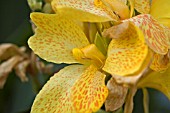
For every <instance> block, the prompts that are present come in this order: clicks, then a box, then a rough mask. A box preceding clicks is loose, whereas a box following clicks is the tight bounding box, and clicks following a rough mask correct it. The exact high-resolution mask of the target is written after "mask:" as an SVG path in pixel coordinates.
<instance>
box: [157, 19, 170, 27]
mask: <svg viewBox="0 0 170 113" xmlns="http://www.w3.org/2000/svg"><path fill="white" fill-rule="evenodd" d="M156 20H157V21H158V22H159V23H161V24H163V25H165V26H167V27H169V28H170V17H169V18H157V19H156Z"/></svg>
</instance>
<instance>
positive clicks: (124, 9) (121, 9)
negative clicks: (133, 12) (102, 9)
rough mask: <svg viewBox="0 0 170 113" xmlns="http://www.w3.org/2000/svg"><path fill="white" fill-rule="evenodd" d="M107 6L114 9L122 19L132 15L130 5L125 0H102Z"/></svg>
mask: <svg viewBox="0 0 170 113" xmlns="http://www.w3.org/2000/svg"><path fill="white" fill-rule="evenodd" d="M100 1H102V2H103V3H104V4H105V5H106V6H107V7H109V8H110V9H112V11H114V12H115V13H116V14H117V15H119V17H120V19H121V20H123V19H127V18H129V17H130V11H129V7H128V6H127V5H126V4H125V3H124V1H120V0H100Z"/></svg>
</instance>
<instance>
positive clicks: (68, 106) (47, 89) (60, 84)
mask: <svg viewBox="0 0 170 113" xmlns="http://www.w3.org/2000/svg"><path fill="white" fill-rule="evenodd" d="M85 69H86V68H85V67H84V66H82V65H72V66H68V67H65V68H64V69H62V70H61V71H59V72H58V73H56V74H55V75H54V76H52V77H51V78H50V80H49V81H48V82H47V83H46V84H45V85H44V87H43V88H42V90H41V91H40V92H39V94H38V95H37V96H36V98H35V100H34V103H33V106H32V109H31V113H77V112H76V110H75V109H74V107H73V105H72V102H71V99H70V92H71V87H72V86H73V85H74V83H75V82H76V80H77V79H79V77H80V75H81V74H82V73H83V71H84V70H85Z"/></svg>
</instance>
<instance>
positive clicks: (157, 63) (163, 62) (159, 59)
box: [150, 54, 169, 71]
mask: <svg viewBox="0 0 170 113" xmlns="http://www.w3.org/2000/svg"><path fill="white" fill-rule="evenodd" d="M168 67H169V58H168V56H167V55H160V54H154V57H153V60H152V63H151V65H150V68H151V69H152V70H154V71H165V70H166V69H167V68H168Z"/></svg>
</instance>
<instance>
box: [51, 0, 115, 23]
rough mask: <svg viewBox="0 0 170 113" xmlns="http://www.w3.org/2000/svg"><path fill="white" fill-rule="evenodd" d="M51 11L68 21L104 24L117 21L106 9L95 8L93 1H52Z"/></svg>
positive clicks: (109, 10)
mask: <svg viewBox="0 0 170 113" xmlns="http://www.w3.org/2000/svg"><path fill="white" fill-rule="evenodd" d="M52 6H53V9H54V10H55V11H56V12H57V13H59V14H61V15H64V16H66V17H68V18H70V19H76V20H80V21H85V22H105V21H111V20H117V16H116V15H115V14H114V13H113V12H112V11H111V9H109V8H108V7H106V6H104V5H102V6H101V7H100V6H99V7H97V6H96V5H95V4H94V0H53V2H52Z"/></svg>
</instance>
